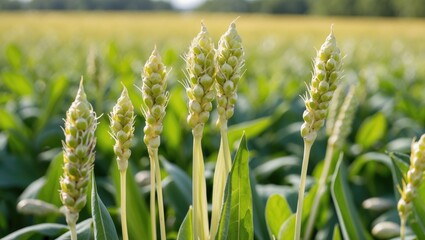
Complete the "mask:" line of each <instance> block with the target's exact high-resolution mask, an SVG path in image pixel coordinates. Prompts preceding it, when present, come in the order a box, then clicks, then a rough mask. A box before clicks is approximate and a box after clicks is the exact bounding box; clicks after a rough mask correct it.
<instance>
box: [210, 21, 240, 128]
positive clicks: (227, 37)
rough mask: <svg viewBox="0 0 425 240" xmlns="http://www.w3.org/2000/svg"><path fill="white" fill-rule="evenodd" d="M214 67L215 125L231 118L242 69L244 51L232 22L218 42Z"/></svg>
mask: <svg viewBox="0 0 425 240" xmlns="http://www.w3.org/2000/svg"><path fill="white" fill-rule="evenodd" d="M215 59H216V62H217V66H216V91H217V104H218V106H217V111H218V113H219V119H218V122H217V124H220V122H223V121H225V120H228V119H229V118H231V117H232V116H233V113H234V108H235V103H236V99H237V86H238V82H239V80H240V78H241V75H242V71H243V67H244V63H245V60H244V50H243V48H242V40H241V37H240V36H239V35H238V32H237V31H236V24H235V23H234V22H232V23H231V24H230V26H229V29H228V30H227V32H226V33H224V34H223V35H222V36H221V38H220V40H219V42H218V49H217V52H216V55H215Z"/></svg>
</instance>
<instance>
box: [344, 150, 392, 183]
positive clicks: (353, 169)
mask: <svg viewBox="0 0 425 240" xmlns="http://www.w3.org/2000/svg"><path fill="white" fill-rule="evenodd" d="M370 162H379V163H382V164H384V165H385V166H387V167H388V168H391V165H392V164H391V159H390V158H389V157H388V155H386V154H384V153H379V152H368V153H365V154H363V155H360V156H358V157H357V158H356V159H355V160H354V161H353V163H352V164H351V165H350V169H349V177H348V178H349V179H352V178H353V177H355V176H357V175H358V174H359V173H360V171H361V170H362V169H363V168H364V166H365V165H366V164H368V163H370Z"/></svg>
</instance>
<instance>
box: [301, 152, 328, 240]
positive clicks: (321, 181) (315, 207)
mask: <svg viewBox="0 0 425 240" xmlns="http://www.w3.org/2000/svg"><path fill="white" fill-rule="evenodd" d="M334 149H335V148H334V145H328V147H327V150H326V156H325V163H324V165H323V169H322V173H321V175H320V179H319V185H318V189H317V193H316V195H315V196H314V200H313V206H312V208H311V212H310V215H309V218H308V222H307V228H306V231H305V235H304V239H310V237H311V234H312V233H313V226H314V221H315V220H316V215H317V211H318V210H319V204H320V200H321V199H322V196H323V194H324V193H325V190H326V179H327V178H328V175H329V170H330V166H331V162H332V156H333V154H334Z"/></svg>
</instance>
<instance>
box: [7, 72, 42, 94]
mask: <svg viewBox="0 0 425 240" xmlns="http://www.w3.org/2000/svg"><path fill="white" fill-rule="evenodd" d="M1 77H2V80H3V83H4V84H5V85H6V86H7V87H8V88H9V89H10V91H12V92H14V93H16V94H17V95H19V96H26V95H31V94H32V93H33V89H34V88H33V86H32V84H31V82H29V81H28V79H27V78H26V77H25V76H24V75H22V74H20V73H18V72H3V74H2V76H1Z"/></svg>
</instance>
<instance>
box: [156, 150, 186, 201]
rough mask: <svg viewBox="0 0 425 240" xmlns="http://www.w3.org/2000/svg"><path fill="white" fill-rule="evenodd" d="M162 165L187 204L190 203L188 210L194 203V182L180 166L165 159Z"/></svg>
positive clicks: (162, 160)
mask: <svg viewBox="0 0 425 240" xmlns="http://www.w3.org/2000/svg"><path fill="white" fill-rule="evenodd" d="M161 163H162V165H163V167H164V169H165V171H166V172H167V173H168V174H170V176H171V178H172V179H173V182H174V183H175V184H176V186H177V187H178V189H179V190H180V191H181V192H182V195H183V196H184V197H185V200H186V201H185V202H187V203H188V205H187V206H186V209H187V208H188V207H189V206H190V203H191V202H192V180H191V179H190V177H189V176H188V175H187V174H186V173H185V172H184V171H183V170H182V169H181V168H180V167H179V166H177V165H175V164H173V163H171V162H169V161H167V160H166V159H164V158H161Z"/></svg>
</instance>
